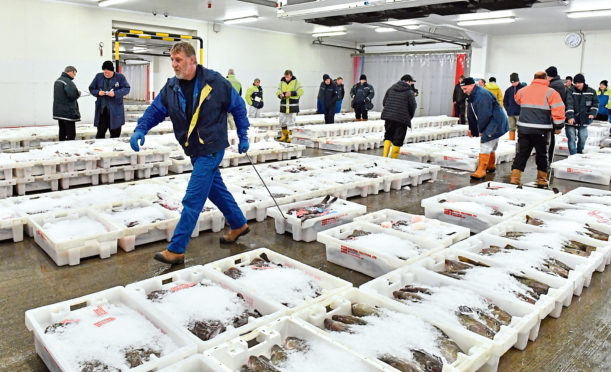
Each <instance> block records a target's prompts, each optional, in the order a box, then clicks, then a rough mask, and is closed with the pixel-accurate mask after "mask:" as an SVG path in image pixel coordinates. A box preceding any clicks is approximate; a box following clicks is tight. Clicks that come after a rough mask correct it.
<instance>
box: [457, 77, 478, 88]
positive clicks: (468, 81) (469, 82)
mask: <svg viewBox="0 0 611 372" xmlns="http://www.w3.org/2000/svg"><path fill="white" fill-rule="evenodd" d="M473 84H475V80H473V78H472V77H467V78H464V79H463V80H462V81H461V82H460V86H461V87H464V86H465V85H473Z"/></svg>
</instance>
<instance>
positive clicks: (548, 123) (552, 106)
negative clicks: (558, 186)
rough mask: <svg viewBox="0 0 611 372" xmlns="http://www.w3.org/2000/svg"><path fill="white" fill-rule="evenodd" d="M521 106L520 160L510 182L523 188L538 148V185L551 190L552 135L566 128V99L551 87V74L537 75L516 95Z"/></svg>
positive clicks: (518, 156)
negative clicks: (549, 75)
mask: <svg viewBox="0 0 611 372" xmlns="http://www.w3.org/2000/svg"><path fill="white" fill-rule="evenodd" d="M515 99H516V102H517V103H518V104H520V105H521V107H522V109H521V111H520V119H519V120H518V145H517V148H516V157H515V158H514V159H513V165H512V166H511V179H510V181H509V182H511V183H513V184H515V185H519V184H520V182H521V179H520V178H521V176H522V172H524V169H525V168H526V162H527V161H528V158H529V157H530V155H531V154H532V151H533V148H534V149H535V152H536V154H535V156H536V157H535V159H536V162H537V186H538V187H548V182H547V170H548V167H549V157H548V156H549V155H548V146H549V145H550V137H551V136H552V132H554V133H556V134H559V133H560V131H561V130H562V127H563V126H564V118H565V114H564V103H563V102H562V97H560V94H559V93H558V92H557V91H556V90H555V89H554V88H551V87H550V82H549V81H548V79H547V73H545V72H543V71H540V72H537V73H536V74H535V78H534V80H533V82H532V83H531V84H530V85H529V86H527V87H524V88H523V89H521V90H519V91H518V92H517V93H516V96H515Z"/></svg>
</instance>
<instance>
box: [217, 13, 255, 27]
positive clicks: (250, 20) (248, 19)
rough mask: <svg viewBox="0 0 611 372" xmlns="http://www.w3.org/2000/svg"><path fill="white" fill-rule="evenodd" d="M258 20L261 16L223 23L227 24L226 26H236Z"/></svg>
mask: <svg viewBox="0 0 611 372" xmlns="http://www.w3.org/2000/svg"><path fill="white" fill-rule="evenodd" d="M258 19H259V16H257V15H251V16H247V17H240V18H233V19H226V20H224V21H223V23H224V24H226V25H235V24H238V23H248V22H255V21H256V20H258Z"/></svg>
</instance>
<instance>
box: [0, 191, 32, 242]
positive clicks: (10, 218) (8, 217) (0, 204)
mask: <svg viewBox="0 0 611 372" xmlns="http://www.w3.org/2000/svg"><path fill="white" fill-rule="evenodd" d="M25 223H26V217H24V216H23V215H22V214H20V213H19V212H18V211H17V210H16V208H15V206H14V205H13V204H11V203H7V202H4V201H0V240H7V239H12V240H13V242H20V241H22V240H23V226H24V225H25Z"/></svg>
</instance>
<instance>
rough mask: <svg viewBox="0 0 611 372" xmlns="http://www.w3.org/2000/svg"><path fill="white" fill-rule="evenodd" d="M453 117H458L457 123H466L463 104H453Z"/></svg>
mask: <svg viewBox="0 0 611 372" xmlns="http://www.w3.org/2000/svg"><path fill="white" fill-rule="evenodd" d="M454 117H457V118H459V120H458V124H467V121H466V120H465V106H462V105H458V104H457V105H454Z"/></svg>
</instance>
